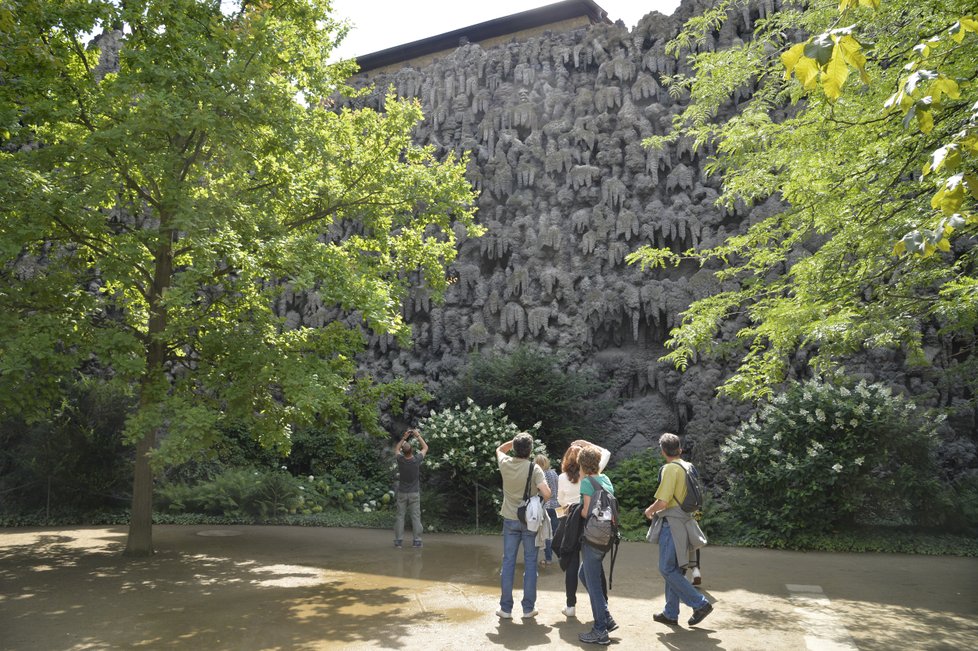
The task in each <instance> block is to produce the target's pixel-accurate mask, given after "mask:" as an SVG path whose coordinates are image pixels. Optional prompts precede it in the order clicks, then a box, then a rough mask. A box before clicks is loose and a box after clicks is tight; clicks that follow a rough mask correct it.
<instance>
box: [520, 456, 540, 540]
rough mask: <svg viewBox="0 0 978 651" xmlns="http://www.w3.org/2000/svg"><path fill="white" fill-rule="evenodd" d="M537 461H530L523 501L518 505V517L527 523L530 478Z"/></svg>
mask: <svg viewBox="0 0 978 651" xmlns="http://www.w3.org/2000/svg"><path fill="white" fill-rule="evenodd" d="M535 467H536V464H535V463H530V472H528V473H527V475H526V487H525V488H524V489H523V501H522V502H520V505H519V506H518V507H516V518H517V519H518V520H519V521H520V522H522V523H523V524H524V525H526V506H527V505H528V504H529V503H530V479H531V478H532V477H533V469H534V468H535Z"/></svg>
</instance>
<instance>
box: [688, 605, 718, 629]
mask: <svg viewBox="0 0 978 651" xmlns="http://www.w3.org/2000/svg"><path fill="white" fill-rule="evenodd" d="M712 612H713V604H711V603H708V604H706V605H705V606H703V607H702V608H696V609H694V610H693V616H692V617H690V618H689V625H690V626H696V625H697V624H699V623H700V622H702V621H703V620H704V619H706V616H707V615H709V614H710V613H712Z"/></svg>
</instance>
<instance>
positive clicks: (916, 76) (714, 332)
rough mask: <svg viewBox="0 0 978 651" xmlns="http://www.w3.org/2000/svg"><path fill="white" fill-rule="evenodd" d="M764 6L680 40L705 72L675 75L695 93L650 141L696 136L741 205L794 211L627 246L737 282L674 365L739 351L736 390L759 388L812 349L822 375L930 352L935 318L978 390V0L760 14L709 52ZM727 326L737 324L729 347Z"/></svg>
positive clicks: (736, 207)
mask: <svg viewBox="0 0 978 651" xmlns="http://www.w3.org/2000/svg"><path fill="white" fill-rule="evenodd" d="M750 6H752V3H749V2H745V1H743V0H722V1H721V2H718V3H717V4H716V6H715V7H714V8H712V9H711V10H708V11H707V12H706V13H705V14H703V15H702V16H700V17H696V18H694V19H692V20H690V21H689V22H688V23H687V24H686V25H685V27H684V28H683V30H682V31H681V33H680V34H679V36H678V37H677V38H676V39H675V40H674V41H673V42H672V43H671V44H670V46H669V47H670V48H671V50H670V51H671V52H672V53H673V54H676V55H680V54H681V55H684V56H685V55H686V54H688V55H689V59H688V60H689V61H690V62H691V66H692V67H691V74H689V75H677V76H674V77H671V78H668V79H667V80H666V82H667V83H668V84H669V86H670V91H671V92H672V93H674V94H675V95H676V96H687V95H688V98H689V104H688V107H687V108H686V109H685V110H684V111H683V112H682V113H681V114H680V115H678V116H677V117H676V119H675V121H674V130H673V132H672V133H670V134H668V135H667V136H665V137H659V138H653V139H651V140H650V141H649V142H648V143H647V144H649V145H651V146H655V147H659V146H663V145H665V144H666V143H668V142H669V141H670V140H673V139H676V138H680V137H683V138H691V139H692V140H693V142H694V143H695V147H696V148H697V149H699V150H704V149H707V150H710V151H712V152H713V153H714V156H713V157H712V159H711V160H710V162H709V164H708V166H707V168H708V171H709V172H711V173H719V174H722V177H723V184H724V185H723V193H722V195H721V197H720V198H719V204H720V205H722V206H724V207H725V208H727V209H729V210H732V211H735V212H737V211H739V214H743V211H742V210H740V209H741V208H742V206H743V205H745V204H746V205H750V204H753V203H758V202H762V201H766V200H767V199H769V198H775V199H779V200H783V202H784V203H783V205H784V208H783V209H782V210H780V211H778V212H777V213H776V214H774V215H772V216H771V217H768V218H766V219H763V220H760V221H758V222H756V223H753V224H751V225H750V226H749V228H745V229H744V230H743V231H742V232H740V233H739V234H737V235H735V236H733V237H730V238H728V239H727V240H726V241H724V242H723V243H721V244H720V245H718V246H715V247H712V248H708V249H703V250H689V251H682V252H680V251H671V250H664V249H653V248H649V247H646V248H643V249H641V250H639V251H637V252H635V253H634V254H632V255H631V256H630V257H629V261H630V262H632V263H638V264H641V265H643V266H645V267H655V266H660V265H671V264H678V263H680V262H681V261H683V260H689V259H692V260H695V261H697V262H699V263H700V264H702V265H706V266H707V267H708V268H711V269H714V270H715V271H716V276H717V278H718V279H719V280H720V281H721V285H722V290H721V291H719V292H717V293H715V294H714V295H711V296H708V297H706V298H703V299H702V300H697V301H695V302H694V303H693V304H692V305H691V306H690V307H689V309H688V310H687V311H686V312H685V313H684V315H683V321H682V323H681V325H680V326H679V327H678V328H676V329H675V330H674V331H673V332H672V335H671V339H670V340H669V341H668V345H669V346H670V347H671V348H672V351H671V353H670V354H669V355H668V356H667V358H668V359H670V360H671V361H673V362H674V363H675V364H676V365H677V366H678V367H680V368H684V367H685V366H686V365H687V364H688V363H689V362H690V361H691V360H692V359H693V358H694V356H695V355H697V354H699V353H707V354H711V353H716V354H735V355H737V356H739V357H740V367H739V369H738V371H737V372H736V373H735V374H733V375H732V376H731V377H730V378H729V379H728V380H727V381H726V382H725V384H724V385H723V386H722V387H721V391H723V392H726V393H730V394H733V395H737V396H741V397H754V398H757V397H761V396H764V395H767V394H769V393H770V391H771V389H770V387H771V385H772V384H776V383H778V382H780V381H781V380H783V379H784V377H785V376H786V372H787V369H788V365H789V362H790V359H791V357H792V356H793V354H794V353H795V351H797V350H798V349H800V348H807V349H809V350H812V351H814V352H815V353H816V354H815V356H814V357H813V359H812V362H811V363H812V365H813V366H814V368H815V369H816V370H817V371H824V370H827V369H828V368H831V367H832V366H834V365H836V364H838V362H839V360H840V359H844V358H845V357H846V356H848V355H850V354H852V353H854V352H856V351H859V350H864V349H870V348H877V347H885V346H892V347H901V348H904V349H905V350H907V351H908V353H909V356H910V358H911V360H913V359H914V358H916V359H918V360H923V359H924V351H923V344H922V339H923V332H924V331H925V330H926V329H927V328H928V327H932V326H936V327H938V328H939V329H940V333H941V335H942V336H943V337H945V341H947V342H950V346H949V347H953V349H954V350H955V351H957V353H956V362H962V363H960V364H959V365H958V369H959V371H958V372H959V375H958V376H957V377H956V379H950V380H949V382H956V383H957V385H958V387H961V386H967V387H968V388H969V389H970V390H971V391H972V395H973V394H974V390H975V388H978V387H976V386H975V378H978V372H976V368H975V365H976V359H978V356H976V355H975V334H976V327H978V278H976V262H978V259H976V256H978V249H976V247H975V239H974V238H975V231H976V225H978V216H976V211H975V201H976V199H978V173H976V165H978V84H976V75H978V70H976V67H975V61H976V60H978V37H976V33H975V32H976V29H978V22H976V20H975V17H974V16H969V15H968V12H973V11H974V3H973V2H971V1H969V0H924V1H923V2H917V1H916V0H914V1H911V0H843V1H842V2H841V4H840V3H837V2H835V0H832V1H825V0H817V1H814V2H807V3H802V4H801V5H784V6H783V7H782V8H781V9H780V10H779V11H777V12H775V13H772V14H769V15H767V16H764V17H762V18H758V19H757V20H756V22H755V23H754V32H753V37H752V38H751V39H750V40H749V41H748V42H746V43H744V44H742V45H739V46H737V47H733V48H731V49H725V50H721V51H710V50H709V49H708V48H707V47H706V46H705V45H704V43H706V42H708V41H709V39H710V37H711V36H712V35H714V34H716V33H717V30H719V29H720V27H721V25H722V24H723V23H724V22H725V21H727V20H731V19H733V15H734V13H733V12H736V13H737V15H745V14H746V13H747V11H749V9H748V8H747V7H750ZM752 15H753V16H755V17H756V16H757V13H756V8H755V13H753V14H752ZM735 97H740V98H743V97H747V98H748V99H747V100H746V101H743V100H741V101H740V103H736V102H734V101H732V100H733V98H735ZM718 116H732V117H729V118H728V119H718ZM731 326H732V327H731ZM727 332H735V333H736V335H735V336H733V337H730V338H729V339H728V340H727V341H724V338H725V335H724V334H723V333H727Z"/></svg>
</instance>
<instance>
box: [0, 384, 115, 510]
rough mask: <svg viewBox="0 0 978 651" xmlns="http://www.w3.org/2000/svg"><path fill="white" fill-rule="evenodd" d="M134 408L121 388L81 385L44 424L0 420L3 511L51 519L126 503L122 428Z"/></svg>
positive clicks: (0, 507) (69, 392)
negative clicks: (42, 514) (38, 514)
mask: <svg viewBox="0 0 978 651" xmlns="http://www.w3.org/2000/svg"><path fill="white" fill-rule="evenodd" d="M131 402H132V400H131V396H129V395H128V394H127V393H126V391H125V389H124V388H123V387H120V386H118V385H115V384H112V383H105V382H96V381H86V380H79V381H78V382H76V383H75V384H73V385H71V386H70V387H69V388H68V389H67V390H66V392H65V399H64V401H63V402H62V403H61V404H60V405H58V406H57V408H56V409H55V410H54V411H53V412H52V413H51V414H50V416H49V418H48V420H46V421H42V422H38V423H27V422H24V421H23V420H21V419H18V418H8V419H6V420H4V421H3V422H0V496H2V499H0V511H5V512H8V513H16V512H23V513H26V512H30V511H33V510H43V511H44V512H45V514H46V515H48V516H50V515H51V514H52V513H65V512H72V511H75V512H85V511H90V510H93V509H98V508H105V507H108V508H113V507H119V506H123V505H126V504H128V501H129V492H130V490H131V482H132V460H131V451H130V449H129V448H127V447H126V446H125V445H123V443H122V429H123V427H124V425H125V419H126V415H127V413H128V411H129V409H130V406H131Z"/></svg>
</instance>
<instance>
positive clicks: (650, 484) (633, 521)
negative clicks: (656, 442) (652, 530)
mask: <svg viewBox="0 0 978 651" xmlns="http://www.w3.org/2000/svg"><path fill="white" fill-rule="evenodd" d="M663 463H665V458H664V457H663V456H662V453H661V452H660V451H659V448H658V447H652V448H648V449H646V450H642V451H641V452H639V453H637V454H633V455H632V456H630V457H628V458H627V459H623V460H622V461H619V462H618V463H617V464H615V466H614V467H612V468H609V469H608V470H607V471H606V472H605V474H606V475H608V477H609V478H610V479H611V483H612V485H613V486H614V487H615V497H616V498H618V512H619V515H620V517H621V525H622V528H624V529H626V530H630V531H639V530H641V531H643V533H644V529H645V528H646V527H647V526H648V524H647V522H646V520H645V513H644V511H645V508H646V507H647V506H648V505H649V504H651V503H652V502H654V501H655V489H656V488H657V487H658V485H659V469H660V468H661V467H662V464H663Z"/></svg>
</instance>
